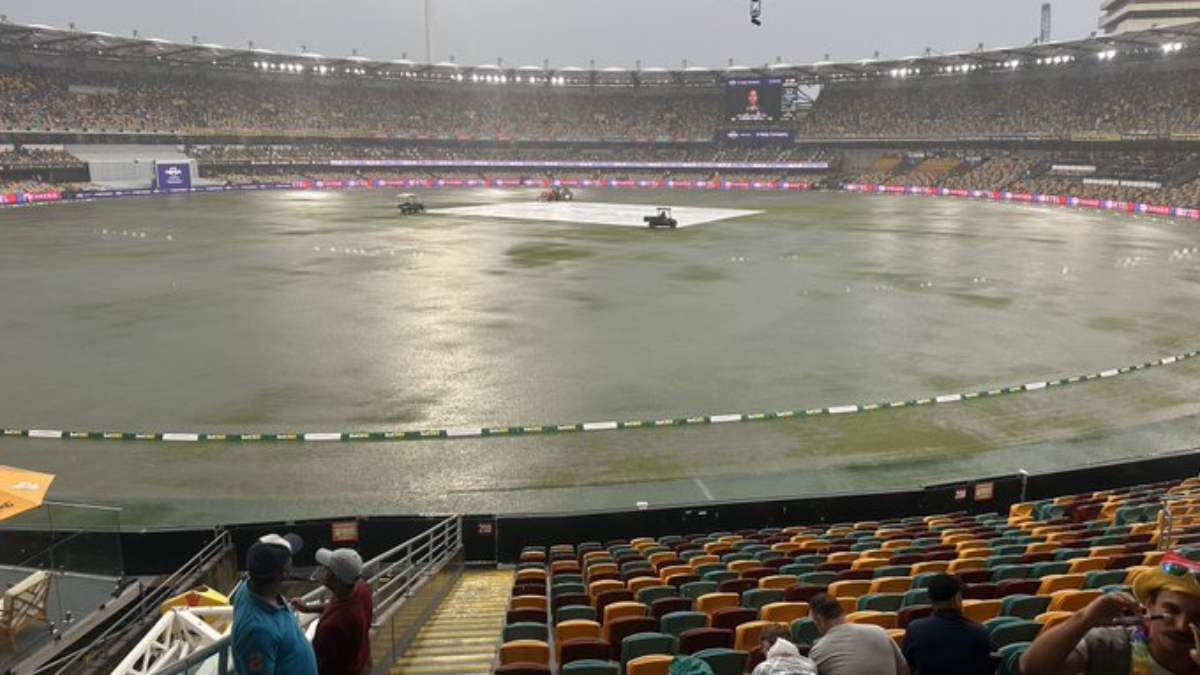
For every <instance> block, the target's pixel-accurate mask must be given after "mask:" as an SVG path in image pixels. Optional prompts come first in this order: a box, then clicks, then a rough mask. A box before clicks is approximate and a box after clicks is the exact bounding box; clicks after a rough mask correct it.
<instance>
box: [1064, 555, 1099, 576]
mask: <svg viewBox="0 0 1200 675" xmlns="http://www.w3.org/2000/svg"><path fill="white" fill-rule="evenodd" d="M1070 562H1071V566H1070V567H1069V568H1068V569H1067V573H1068V574H1081V573H1086V572H1094V571H1096V570H1102V569H1104V568H1106V567H1108V558H1072V559H1071V561H1070Z"/></svg>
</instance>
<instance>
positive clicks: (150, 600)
mask: <svg viewBox="0 0 1200 675" xmlns="http://www.w3.org/2000/svg"><path fill="white" fill-rule="evenodd" d="M231 543H232V539H231V538H230V536H229V532H228V531H225V530H219V531H217V532H216V536H215V537H213V539H212V541H210V542H208V543H207V544H205V545H204V547H203V548H201V549H200V550H199V551H198V552H197V553H196V554H195V555H193V556H192V557H191V558H189V559H188V560H187V562H185V563H184V564H183V565H181V566H180V567H179V568H178V569H176V570H175V571H174V572H172V573H171V574H170V575H168V576H167V578H166V579H164V580H163V581H162V583H160V584H158V585H157V586H156V587H155V588H154V589H152V590H151V591H150V592H149V593H146V592H142V593H141V594H140V598H139V599H138V602H137V604H136V605H134V606H130V607H128V608H126V609H125V610H123V612H122V613H121V615H120V616H119V617H117V619H116V620H115V621H113V623H112V624H110V625H109V627H108V628H106V629H105V630H104V632H103V633H101V634H100V635H99V636H98V637H96V638H95V639H94V640H91V641H90V642H89V643H88V644H87V645H85V646H84V647H82V648H80V649H77V650H75V651H73V652H70V653H68V654H64V655H62V656H60V657H59V658H57V659H55V660H53V661H50V662H48V663H45V664H42V665H41V666H40V667H38V669H37V670H36V671H35V672H36V673H38V674H41V673H49V672H61V671H62V670H63V669H66V668H69V667H70V666H72V665H75V663H76V662H78V661H79V660H80V659H81V658H82V657H84V656H85V655H87V654H88V653H90V652H93V651H95V650H96V649H97V648H100V647H104V646H106V645H108V644H110V643H113V642H115V641H117V640H119V639H121V638H124V637H125V636H126V633H127V632H128V631H130V630H131V629H134V628H137V627H139V626H140V625H142V624H144V623H145V621H144V619H145V618H146V616H147V608H150V609H156V608H157V607H158V606H159V605H161V604H162V603H163V602H164V601H166V600H167V599H168V598H170V597H171V596H173V595H177V594H178V593H179V592H180V590H179V589H176V588H175V586H176V585H177V584H179V583H180V581H182V580H183V579H185V578H187V577H189V576H191V575H194V574H196V573H197V572H199V571H200V570H201V569H202V568H203V567H204V566H205V565H207V564H208V563H209V561H210V559H212V558H214V557H215V556H216V555H218V554H219V553H220V552H221V551H222V550H223V549H224V548H225V547H226V546H229V545H230V544H231ZM137 583H138V585H139V586H140V585H141V584H142V582H141V581H138V582H137Z"/></svg>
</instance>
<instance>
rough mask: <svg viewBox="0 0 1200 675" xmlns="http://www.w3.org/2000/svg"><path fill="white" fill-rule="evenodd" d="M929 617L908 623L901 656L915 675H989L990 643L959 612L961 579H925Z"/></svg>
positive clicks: (986, 637) (981, 628)
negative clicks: (930, 607) (927, 581)
mask: <svg viewBox="0 0 1200 675" xmlns="http://www.w3.org/2000/svg"><path fill="white" fill-rule="evenodd" d="M929 600H930V602H931V604H932V605H933V616H929V617H926V618H924V619H918V620H917V621H914V622H912V623H910V624H908V630H907V631H906V632H905V634H904V658H905V659H906V660H907V661H908V665H909V667H910V668H912V670H913V672H914V673H915V674H916V675H992V672H993V671H994V670H995V668H993V666H992V660H991V643H990V641H989V640H988V635H987V631H986V630H984V628H983V626H981V625H979V624H977V623H975V622H974V621H971V620H970V619H968V618H966V617H965V616H963V615H962V581H960V580H959V578H958V577H955V576H951V575H949V574H939V575H937V576H935V577H933V578H932V579H930V580H929Z"/></svg>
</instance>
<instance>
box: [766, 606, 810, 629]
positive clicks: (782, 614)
mask: <svg viewBox="0 0 1200 675" xmlns="http://www.w3.org/2000/svg"><path fill="white" fill-rule="evenodd" d="M758 616H759V618H761V619H762V620H763V621H770V622H772V623H781V624H783V625H785V626H791V625H792V622H793V621H795V620H796V619H803V618H804V617H806V616H808V603H807V602H772V603H771V604H769V605H763V608H762V609H760V610H759V611H758Z"/></svg>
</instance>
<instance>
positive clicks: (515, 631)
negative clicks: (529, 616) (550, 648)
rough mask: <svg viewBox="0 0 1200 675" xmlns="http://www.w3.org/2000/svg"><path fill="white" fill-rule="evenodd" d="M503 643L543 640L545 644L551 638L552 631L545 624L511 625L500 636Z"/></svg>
mask: <svg viewBox="0 0 1200 675" xmlns="http://www.w3.org/2000/svg"><path fill="white" fill-rule="evenodd" d="M500 637H501V641H502V642H512V641H513V640H541V641H543V642H545V641H546V640H548V639H549V637H550V630H549V629H548V628H547V627H546V624H544V623H529V622H522V623H510V624H509V625H507V626H505V627H504V631H503V632H502V633H501V634H500Z"/></svg>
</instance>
